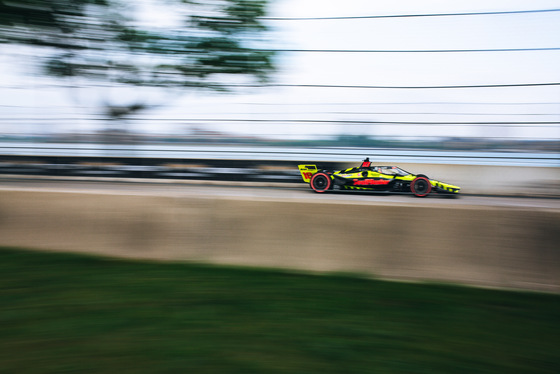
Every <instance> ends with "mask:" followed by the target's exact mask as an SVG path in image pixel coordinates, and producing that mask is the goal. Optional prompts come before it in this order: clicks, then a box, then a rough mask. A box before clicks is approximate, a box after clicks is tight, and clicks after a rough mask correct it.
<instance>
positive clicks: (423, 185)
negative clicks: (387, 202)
mask: <svg viewBox="0 0 560 374" xmlns="http://www.w3.org/2000/svg"><path fill="white" fill-rule="evenodd" d="M410 190H411V191H412V193H413V194H414V196H416V197H426V196H428V194H429V193H430V192H432V184H431V183H430V181H429V179H428V178H426V177H417V178H416V179H414V180H413V181H412V182H411V183H410Z"/></svg>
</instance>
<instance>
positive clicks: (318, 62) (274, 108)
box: [0, 0, 560, 140]
mask: <svg viewBox="0 0 560 374" xmlns="http://www.w3.org/2000/svg"><path fill="white" fill-rule="evenodd" d="M141 1H142V2H141V4H142V7H141V8H140V9H139V11H138V16H139V18H140V22H143V23H146V24H149V25H151V26H153V27H159V25H165V26H169V25H173V24H174V23H176V22H177V17H176V15H175V14H174V13H173V12H169V11H168V10H166V9H164V8H162V7H158V6H157V5H155V4H157V2H151V0H141ZM537 9H560V1H558V0H557V1H545V0H531V1H528V0H525V1H519V0H507V1H505V0H504V1H498V0H483V1H479V0H474V1H469V2H458V1H448V0H447V1H418V0H407V1H371V0H348V1H345V2H340V1H335V0H272V1H271V6H270V11H269V15H268V16H269V17H270V18H271V19H269V20H267V21H266V23H267V25H268V26H269V27H270V32H269V33H268V34H267V36H266V38H267V39H268V40H267V45H270V46H274V48H278V49H282V50H289V51H291V52H283V53H281V54H280V56H279V58H278V61H277V62H278V71H277V72H276V73H275V74H274V75H273V77H272V83H275V84H278V85H279V86H271V87H263V88H253V89H247V90H245V91H243V92H239V93H236V94H218V93H213V94H210V93H206V92H202V91H195V92H186V91H185V92H176V91H172V92H165V93H149V94H147V93H145V92H143V93H141V94H138V93H137V92H136V91H133V90H128V89H124V90H123V89H117V88H115V89H114V92H111V93H110V95H111V96H112V98H113V100H118V99H121V98H122V100H123V103H125V102H127V101H129V100H132V101H134V100H137V99H138V98H139V97H137V96H138V95H144V97H146V96H145V95H153V98H154V99H155V100H156V101H158V102H159V103H160V105H159V106H158V107H157V108H154V109H152V110H150V111H147V112H143V113H141V114H140V115H139V116H137V118H135V119H131V120H129V121H128V123H127V126H128V127H129V128H130V129H133V130H135V131H141V132H145V133H153V134H185V133H188V132H189V131H192V130H193V129H194V128H202V129H207V130H216V131H224V132H234V133H237V134H243V135H249V136H260V137H275V138H292V139H300V138H329V137H332V136H336V135H340V134H346V135H348V134H351V135H366V136H378V137H398V138H409V137H410V138H415V137H420V138H430V137H438V136H460V137H483V138H484V137H486V138H522V139H557V140H558V139H560V125H559V124H557V123H554V122H560V86H558V85H555V86H536V87H532V86H523V87H482V88H396V87H434V86H436V87H437V86H473V85H474V86H477V85H508V84H527V83H529V84H530V83H560V68H559V66H560V50H546V51H508V52H503V51H502V52H488V51H486V52H484V51H479V52H423V53H420V52H410V51H418V50H430V51H434V50H438V51H441V50H472V49H476V50H480V49H519V48H560V11H558V12H543V13H520V14H493V15H469V16H438V17H388V18H363V19H360V18H348V19H344V18H343V19H317V18H322V17H324V18H329V17H339V18H340V17H360V16H383V15H419V14H443V13H445V14H449V13H471V12H500V11H521V10H537ZM3 48H5V46H4V47H3ZM332 50H336V51H338V52H326V51H332ZM368 50H369V51H371V50H375V51H380V50H382V51H409V52H368V53H365V52H356V51H368ZM305 51H307V52H305ZM311 51H315V52H311ZM318 51H320V52H318ZM344 51H345V52H344ZM19 58H20V57H18V56H16V55H10V54H6V53H3V54H1V55H0V67H1V71H2V72H3V73H2V74H0V78H1V80H0V97H1V98H2V102H1V103H0V109H1V114H0V134H1V133H17V132H41V131H49V132H53V131H78V132H90V131H94V130H96V129H99V128H100V127H102V126H104V125H105V124H104V123H103V122H101V121H93V120H90V119H88V118H91V116H92V114H94V113H95V106H92V103H93V104H95V103H96V100H97V103H99V100H100V99H96V97H101V95H106V94H107V91H106V90H104V92H103V93H96V92H94V91H95V90H94V89H85V88H84V89H80V90H76V89H68V88H64V87H57V85H51V84H48V83H49V82H50V81H49V79H48V78H44V77H41V76H37V75H36V74H29V71H30V70H29V69H31V66H30V65H25V64H24V65H22V64H20V63H18V60H19ZM298 86H299V87H298ZM301 86H304V87H301ZM310 86H312V87H310ZM317 86H319V87H317ZM325 86H329V87H325ZM332 86H376V87H384V88H371V87H369V88H363V87H360V88H357V87H352V88H335V87H332ZM96 95H97V96H96ZM149 97H152V96H149ZM140 99H142V97H140ZM88 106H91V107H88ZM13 118H19V120H18V121H10V119H13ZM37 118H41V120H35V119H37ZM56 118H58V119H59V120H55V119H56ZM23 119H30V120H29V121H24V120H23ZM228 120H234V121H228ZM297 121H301V122H297ZM391 122H392V123H391ZM465 122H466V123H467V124H461V123H465ZM488 122H492V123H496V122H497V124H488ZM534 122H553V123H546V124H543V123H540V124H535V123H534Z"/></svg>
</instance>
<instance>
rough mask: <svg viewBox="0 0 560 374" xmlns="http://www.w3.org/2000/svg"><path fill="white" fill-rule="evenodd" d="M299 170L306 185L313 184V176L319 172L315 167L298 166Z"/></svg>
mask: <svg viewBox="0 0 560 374" xmlns="http://www.w3.org/2000/svg"><path fill="white" fill-rule="evenodd" d="M298 168H299V171H300V173H301V177H302V178H303V181H304V182H305V183H309V182H311V177H312V176H313V174H315V173H316V172H318V171H319V170H317V166H315V165H298Z"/></svg>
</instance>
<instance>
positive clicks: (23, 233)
mask: <svg viewBox="0 0 560 374" xmlns="http://www.w3.org/2000/svg"><path fill="white" fill-rule="evenodd" d="M558 228H560V212H558V211H555V210H537V211H534V210H525V209H513V208H480V207H469V206H466V207H465V206H462V207H458V206H441V207H433V208H431V207H420V206H418V207H406V206H377V205H346V204H318V203H311V202H310V203H302V202H291V201H286V202H282V201H252V200H236V199H233V198H229V199H228V198H219V199H210V198H194V197H193V198H185V197H181V198H178V197H157V196H122V195H101V194H99V195H96V194H73V193H49V192H22V191H3V192H2V193H1V195H0V245H2V246H18V247H27V248H38V249H46V250H61V251H74V252H84V253H96V254H101V255H110V256H118V257H131V258H145V259H163V260H181V261H200V262H210V263H220V264H237V265H249V266H266V267H282V268H291V269H302V270H312V271H341V272H357V273H363V274H367V275H373V276H377V277H386V278H396V279H406V280H437V281H450V282H460V283H466V284H475V285H484V286H492V287H512V288H524V289H536V290H547V291H553V292H559V291H560V250H559V248H560V247H559V245H558V243H560V231H559V230H558ZM139 276H141V274H139Z"/></svg>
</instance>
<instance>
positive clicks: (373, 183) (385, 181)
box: [354, 179, 391, 186]
mask: <svg viewBox="0 0 560 374" xmlns="http://www.w3.org/2000/svg"><path fill="white" fill-rule="evenodd" d="M389 182H391V181H390V180H389V179H361V180H360V179H354V185H355V186H382V185H386V184H389Z"/></svg>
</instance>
